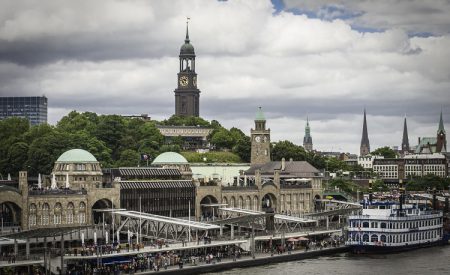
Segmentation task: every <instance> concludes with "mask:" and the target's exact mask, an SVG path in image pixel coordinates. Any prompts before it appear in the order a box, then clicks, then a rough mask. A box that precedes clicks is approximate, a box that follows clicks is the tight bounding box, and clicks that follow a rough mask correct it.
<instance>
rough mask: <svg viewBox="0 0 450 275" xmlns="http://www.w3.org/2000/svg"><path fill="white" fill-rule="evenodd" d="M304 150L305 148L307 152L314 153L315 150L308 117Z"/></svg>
mask: <svg viewBox="0 0 450 275" xmlns="http://www.w3.org/2000/svg"><path fill="white" fill-rule="evenodd" d="M303 148H305V150H306V151H312V149H313V142H312V137H311V128H310V127H309V119H308V117H306V127H305V136H304V137H303Z"/></svg>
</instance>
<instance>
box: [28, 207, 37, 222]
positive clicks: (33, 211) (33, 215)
mask: <svg viewBox="0 0 450 275" xmlns="http://www.w3.org/2000/svg"><path fill="white" fill-rule="evenodd" d="M29 212H30V214H29V218H28V219H29V221H28V224H29V225H30V226H33V225H36V214H37V213H36V212H37V207H36V204H34V203H32V204H30V210H29Z"/></svg>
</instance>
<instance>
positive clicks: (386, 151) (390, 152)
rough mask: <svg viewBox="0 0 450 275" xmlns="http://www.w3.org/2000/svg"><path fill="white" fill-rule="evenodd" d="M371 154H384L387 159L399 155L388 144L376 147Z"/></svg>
mask: <svg viewBox="0 0 450 275" xmlns="http://www.w3.org/2000/svg"><path fill="white" fill-rule="evenodd" d="M370 154H371V155H374V156H383V157H384V158H386V159H389V158H396V157H397V154H396V153H395V151H394V150H392V149H391V148H389V147H388V146H385V147H380V148H378V149H376V150H375V151H372V152H371V153H370Z"/></svg>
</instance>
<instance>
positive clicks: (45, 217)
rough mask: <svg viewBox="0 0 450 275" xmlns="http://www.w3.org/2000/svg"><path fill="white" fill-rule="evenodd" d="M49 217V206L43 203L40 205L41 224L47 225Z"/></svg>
mask: <svg viewBox="0 0 450 275" xmlns="http://www.w3.org/2000/svg"><path fill="white" fill-rule="evenodd" d="M49 217H50V205H48V203H44V204H43V205H42V216H41V224H42V225H48V223H49Z"/></svg>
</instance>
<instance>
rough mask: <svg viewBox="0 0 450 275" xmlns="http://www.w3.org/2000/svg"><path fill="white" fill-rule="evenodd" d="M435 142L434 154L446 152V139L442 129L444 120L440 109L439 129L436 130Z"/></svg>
mask: <svg viewBox="0 0 450 275" xmlns="http://www.w3.org/2000/svg"><path fill="white" fill-rule="evenodd" d="M436 139H437V142H436V152H438V153H440V152H447V137H446V133H445V129H444V120H443V119H442V109H441V116H440V118H439V127H438V130H437V138H436Z"/></svg>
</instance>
